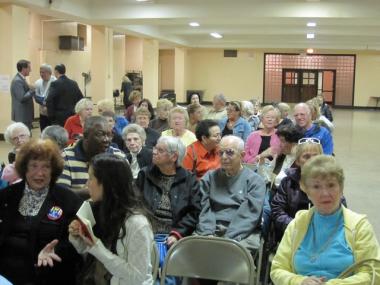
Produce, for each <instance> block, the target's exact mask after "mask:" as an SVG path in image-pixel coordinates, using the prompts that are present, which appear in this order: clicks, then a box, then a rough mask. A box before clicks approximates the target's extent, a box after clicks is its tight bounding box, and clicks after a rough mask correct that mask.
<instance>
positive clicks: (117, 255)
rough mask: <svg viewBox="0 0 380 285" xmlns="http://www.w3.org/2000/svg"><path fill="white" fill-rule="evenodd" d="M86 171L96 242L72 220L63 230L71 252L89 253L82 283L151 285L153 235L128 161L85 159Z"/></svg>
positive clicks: (102, 157) (99, 157) (112, 157)
mask: <svg viewBox="0 0 380 285" xmlns="http://www.w3.org/2000/svg"><path fill="white" fill-rule="evenodd" d="M88 172H89V179H88V182H87V186H88V189H89V192H90V196H91V199H92V201H93V202H94V205H93V207H94V208H95V209H97V211H95V213H96V215H95V219H96V222H97V224H96V227H95V228H94V232H95V235H97V236H98V238H96V237H95V238H94V239H93V240H90V239H89V238H88V237H86V236H85V234H84V232H83V230H82V228H81V226H80V223H79V221H78V220H74V221H73V222H72V223H71V224H70V226H69V232H70V237H69V239H70V241H71V242H72V244H73V245H74V247H75V248H76V250H77V251H78V252H80V253H90V254H91V255H89V258H88V259H87V262H88V263H89V264H90V265H89V267H88V268H91V269H92V270H87V272H88V274H85V276H84V282H85V284H110V283H111V284H128V285H148V284H149V285H151V284H152V283H153V278H152V265H151V251H152V247H153V233H152V229H151V226H150V223H149V221H148V220H147V218H146V216H145V215H144V212H143V210H142V208H141V207H140V205H139V202H138V199H137V197H136V193H135V191H134V189H133V186H132V181H133V180H132V172H131V169H130V167H129V164H128V162H127V161H126V160H125V159H122V158H119V157H117V156H115V155H113V154H107V153H102V154H98V155H96V156H95V157H94V158H93V159H92V160H91V162H90V167H89V171H88ZM99 282H100V283H99ZM109 282H110V283H109Z"/></svg>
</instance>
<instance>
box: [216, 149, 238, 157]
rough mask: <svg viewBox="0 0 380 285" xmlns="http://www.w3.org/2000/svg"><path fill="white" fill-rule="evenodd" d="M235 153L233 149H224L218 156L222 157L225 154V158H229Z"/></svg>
mask: <svg viewBox="0 0 380 285" xmlns="http://www.w3.org/2000/svg"><path fill="white" fill-rule="evenodd" d="M235 153H236V151H235V150H233V149H230V148H228V149H224V150H222V149H221V150H219V151H218V154H219V156H220V157H222V156H223V154H226V156H227V157H229V158H231V157H233V156H234V154H235Z"/></svg>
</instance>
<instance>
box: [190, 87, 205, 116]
mask: <svg viewBox="0 0 380 285" xmlns="http://www.w3.org/2000/svg"><path fill="white" fill-rule="evenodd" d="M188 101H189V102H188V103H189V105H192V104H197V105H199V106H200V108H201V113H202V117H204V116H205V115H206V113H207V108H206V107H205V106H203V105H202V97H201V95H199V94H198V93H194V94H192V95H191V96H190V97H189V100H188Z"/></svg>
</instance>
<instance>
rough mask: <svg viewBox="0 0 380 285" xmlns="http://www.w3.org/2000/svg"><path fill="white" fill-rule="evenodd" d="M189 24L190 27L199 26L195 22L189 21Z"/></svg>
mask: <svg viewBox="0 0 380 285" xmlns="http://www.w3.org/2000/svg"><path fill="white" fill-rule="evenodd" d="M189 26H191V27H199V26H200V25H199V23H197V22H191V23H189Z"/></svg>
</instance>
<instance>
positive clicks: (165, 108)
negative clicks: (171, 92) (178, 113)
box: [149, 99, 173, 133]
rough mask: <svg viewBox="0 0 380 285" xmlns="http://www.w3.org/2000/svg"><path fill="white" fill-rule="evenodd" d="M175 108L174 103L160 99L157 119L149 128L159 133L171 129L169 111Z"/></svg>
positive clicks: (151, 122) (152, 121)
mask: <svg viewBox="0 0 380 285" xmlns="http://www.w3.org/2000/svg"><path fill="white" fill-rule="evenodd" d="M171 108H173V103H172V102H170V101H169V100H168V99H159V100H158V101H157V108H156V111H157V118H155V119H153V120H151V121H150V122H149V127H151V128H152V129H154V130H156V131H157V132H159V133H162V132H163V131H166V130H168V129H169V122H168V117H169V111H170V109H171Z"/></svg>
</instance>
